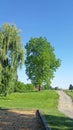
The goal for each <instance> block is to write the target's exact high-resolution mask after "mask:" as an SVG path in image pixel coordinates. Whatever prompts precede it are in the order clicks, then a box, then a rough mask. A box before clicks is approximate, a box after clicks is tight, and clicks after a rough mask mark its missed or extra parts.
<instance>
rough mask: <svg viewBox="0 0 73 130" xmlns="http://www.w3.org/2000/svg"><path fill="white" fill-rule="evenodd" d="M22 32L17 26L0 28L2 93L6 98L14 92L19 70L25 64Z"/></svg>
mask: <svg viewBox="0 0 73 130" xmlns="http://www.w3.org/2000/svg"><path fill="white" fill-rule="evenodd" d="M19 34H20V31H19V30H18V29H17V28H16V26H15V25H9V24H7V23H6V24H4V25H3V26H2V27H1V28H0V74H1V75H0V93H3V94H4V95H5V96H6V95H7V94H8V93H11V92H12V91H13V90H14V83H15V80H16V78H17V68H18V67H19V66H20V67H21V66H22V64H23V63H24V50H23V49H22V45H21V37H20V35H19Z"/></svg>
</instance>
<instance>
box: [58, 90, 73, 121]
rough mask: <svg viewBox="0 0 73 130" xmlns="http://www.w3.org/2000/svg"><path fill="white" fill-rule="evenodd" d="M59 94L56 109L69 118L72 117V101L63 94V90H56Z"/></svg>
mask: <svg viewBox="0 0 73 130" xmlns="http://www.w3.org/2000/svg"><path fill="white" fill-rule="evenodd" d="M57 93H58V94H59V96H60V97H59V104H58V109H59V111H60V112H62V113H64V114H65V115H66V116H68V117H69V118H71V119H73V101H72V99H71V98H70V97H69V96H68V95H67V94H65V93H64V92H63V91H57Z"/></svg>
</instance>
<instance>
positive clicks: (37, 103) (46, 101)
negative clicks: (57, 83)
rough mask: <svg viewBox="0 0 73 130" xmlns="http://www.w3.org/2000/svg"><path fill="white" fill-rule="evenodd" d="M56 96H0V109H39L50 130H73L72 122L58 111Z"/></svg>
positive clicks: (52, 93)
mask: <svg viewBox="0 0 73 130" xmlns="http://www.w3.org/2000/svg"><path fill="white" fill-rule="evenodd" d="M58 98H59V97H58V94H57V93H56V92H55V91H53V90H49V91H41V92H30V93H14V94H11V95H10V96H7V97H2V96H0V107H1V108H22V109H28V110H35V109H39V110H40V111H41V112H42V113H43V114H44V115H45V117H46V119H47V121H48V123H49V124H50V126H51V128H52V130H66V129H67V130H73V120H70V119H69V118H67V117H65V116H64V115H63V114H61V113H60V112H59V111H58V109H57V105H58Z"/></svg>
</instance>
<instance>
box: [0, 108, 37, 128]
mask: <svg viewBox="0 0 73 130" xmlns="http://www.w3.org/2000/svg"><path fill="white" fill-rule="evenodd" d="M37 129H38V128H37V120H36V114H35V111H25V110H13V109H12V110H0V130H37Z"/></svg>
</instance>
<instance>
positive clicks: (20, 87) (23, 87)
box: [14, 81, 34, 93]
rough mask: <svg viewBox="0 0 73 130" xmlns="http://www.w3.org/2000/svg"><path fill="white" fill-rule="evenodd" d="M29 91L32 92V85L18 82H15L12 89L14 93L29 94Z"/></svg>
mask: <svg viewBox="0 0 73 130" xmlns="http://www.w3.org/2000/svg"><path fill="white" fill-rule="evenodd" d="M29 91H34V86H33V85H32V84H24V83H22V82H20V81H16V84H15V87H14V92H20V93H23V92H29Z"/></svg>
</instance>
